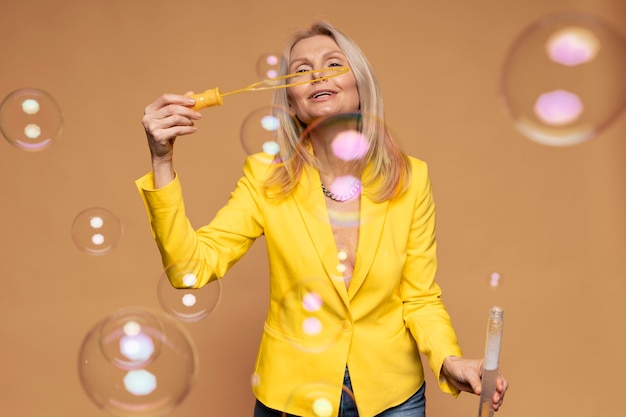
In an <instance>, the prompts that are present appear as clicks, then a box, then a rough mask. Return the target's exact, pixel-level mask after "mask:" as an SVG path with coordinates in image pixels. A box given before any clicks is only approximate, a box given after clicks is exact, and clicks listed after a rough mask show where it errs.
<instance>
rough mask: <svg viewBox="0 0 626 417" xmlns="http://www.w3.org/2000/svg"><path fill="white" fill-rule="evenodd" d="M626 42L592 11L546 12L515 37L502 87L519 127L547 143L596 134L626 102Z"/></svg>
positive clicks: (572, 141) (578, 140)
mask: <svg viewBox="0 0 626 417" xmlns="http://www.w3.org/2000/svg"><path fill="white" fill-rule="evenodd" d="M625 73H626V42H625V41H624V39H623V38H622V37H621V36H620V35H619V34H618V33H617V32H615V31H614V29H613V28H611V27H610V26H609V25H608V24H607V23H606V22H604V21H602V20H601V19H599V18H597V17H594V16H592V15H589V14H583V13H563V14H558V15H553V16H548V17H544V18H542V19H540V20H538V21H536V22H534V23H533V24H532V25H530V26H529V27H528V28H526V30H524V31H523V32H522V33H521V34H520V35H519V36H518V37H517V39H516V40H515V42H514V43H513V45H512V47H511V49H510V51H509V52H508V54H507V57H506V59H505V64H504V67H503V71H502V80H501V83H502V84H501V93H502V97H503V101H504V104H505V106H506V108H507V110H508V111H509V113H510V115H511V117H512V118H513V121H514V123H515V126H516V128H517V129H518V130H519V131H520V132H521V133H522V134H524V135H525V136H526V137H528V138H529V139H531V140H533V141H535V142H537V143H540V144H543V145H547V146H570V145H576V144H579V143H582V142H585V141H587V140H589V139H591V138H593V137H595V136H596V135H597V134H598V133H599V132H601V131H602V130H603V129H604V128H606V127H607V126H608V125H609V124H610V123H611V122H612V121H613V120H615V118H616V117H617V116H618V115H619V113H620V112H621V111H622V109H623V107H624V105H625V104H626V77H624V74H625Z"/></svg>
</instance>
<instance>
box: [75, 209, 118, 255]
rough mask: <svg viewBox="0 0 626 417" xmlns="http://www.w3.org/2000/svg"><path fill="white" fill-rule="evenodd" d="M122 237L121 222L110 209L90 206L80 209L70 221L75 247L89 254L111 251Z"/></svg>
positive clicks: (103, 253) (102, 253) (101, 253)
mask: <svg viewBox="0 0 626 417" xmlns="http://www.w3.org/2000/svg"><path fill="white" fill-rule="evenodd" d="M121 238H122V223H121V222H120V220H119V219H118V218H117V216H116V215H115V214H113V213H112V212H111V211H110V210H107V209H105V208H102V207H91V208H88V209H85V210H83V211H81V212H80V213H79V214H78V215H77V216H76V218H75V219H74V222H73V223H72V239H73V240H74V243H75V244H76V247H78V249H80V250H81V251H83V252H85V253H87V254H89V255H105V254H107V253H110V252H112V251H113V250H114V249H115V248H116V247H117V245H118V244H119V242H120V240H121Z"/></svg>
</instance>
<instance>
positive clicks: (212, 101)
mask: <svg viewBox="0 0 626 417" xmlns="http://www.w3.org/2000/svg"><path fill="white" fill-rule="evenodd" d="M349 70H350V69H349V68H348V67H330V68H324V69H314V70H307V71H301V72H296V73H292V74H287V75H281V76H280V77H276V78H270V79H267V80H263V81H259V82H256V83H253V84H250V85H249V86H247V87H244V88H240V89H238V90H232V91H228V92H226V93H222V92H221V91H220V89H219V88H218V87H215V88H212V89H209V90H206V91H205V92H203V93H199V94H193V95H192V96H191V98H193V99H194V100H196V104H195V105H194V106H193V109H194V110H200V109H204V108H205V107H211V106H218V105H219V106H221V105H222V103H223V102H224V100H223V97H226V96H229V95H231V94H235V93H242V92H244V91H260V90H274V89H277V88H287V87H293V86H295V85H301V84H309V83H315V82H319V81H324V80H327V79H329V78H332V77H336V76H337V75H341V74H345V73H346V72H348V71H349ZM320 72H321V73H325V72H331V74H328V75H324V76H322V77H319V78H315V79H308V80H301V79H300V78H301V77H303V76H305V75H308V74H313V73H320ZM290 78H297V79H300V80H299V81H292V82H286V81H287V80H288V79H290ZM283 81H285V82H284V83H283Z"/></svg>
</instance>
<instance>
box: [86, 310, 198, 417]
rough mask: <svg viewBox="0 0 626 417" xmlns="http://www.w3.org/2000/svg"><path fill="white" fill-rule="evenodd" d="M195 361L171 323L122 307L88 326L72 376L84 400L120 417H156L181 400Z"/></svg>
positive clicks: (190, 346) (192, 376) (181, 331)
mask: <svg viewBox="0 0 626 417" xmlns="http://www.w3.org/2000/svg"><path fill="white" fill-rule="evenodd" d="M197 368H198V357H197V353H196V350H195V347H194V345H193V343H192V341H191V338H190V337H189V335H188V334H187V333H186V331H185V330H184V329H183V328H182V327H181V326H180V324H178V323H177V322H176V321H175V320H173V319H172V318H170V317H168V316H167V315H165V314H162V313H158V312H153V311H150V310H145V309H138V308H127V309H122V310H120V311H118V312H116V313H114V314H112V315H110V316H109V317H106V318H104V319H103V320H100V321H99V322H98V323H96V325H95V326H94V327H92V328H91V329H90V330H89V332H88V333H87V335H86V336H85V338H84V339H83V342H82V344H81V346H80V350H79V358H78V373H79V377H80V382H81V385H82V387H83V389H84V390H85V392H86V394H87V395H88V396H89V398H90V399H91V400H92V401H93V402H94V403H95V404H96V405H97V406H98V407H99V408H101V409H103V410H104V411H106V412H109V413H111V414H113V415H116V416H120V417H160V416H164V415H166V414H167V413H169V412H170V411H171V410H172V409H174V408H175V407H176V406H177V405H178V404H180V402H181V401H183V399H184V398H185V397H186V395H187V394H188V392H189V390H190V389H191V386H192V385H193V382H194V381H195V378H196V375H197Z"/></svg>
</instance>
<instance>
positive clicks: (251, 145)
mask: <svg viewBox="0 0 626 417" xmlns="http://www.w3.org/2000/svg"><path fill="white" fill-rule="evenodd" d="M286 120H291V115H290V114H289V112H288V111H286V110H283V109H280V108H277V107H271V106H270V107H261V108H258V109H256V110H254V111H252V112H250V113H249V114H248V116H246V118H245V119H244V121H243V123H242V125H241V132H240V133H241V145H242V146H243V149H244V151H245V152H246V154H248V155H254V156H255V157H256V158H259V159H260V160H261V161H263V162H266V163H268V164H276V163H281V162H283V161H284V160H285V158H288V157H289V155H290V154H291V151H289V152H287V150H286V149H285V148H284V147H281V140H280V134H281V131H282V128H283V126H282V124H283V123H285V121H286Z"/></svg>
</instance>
